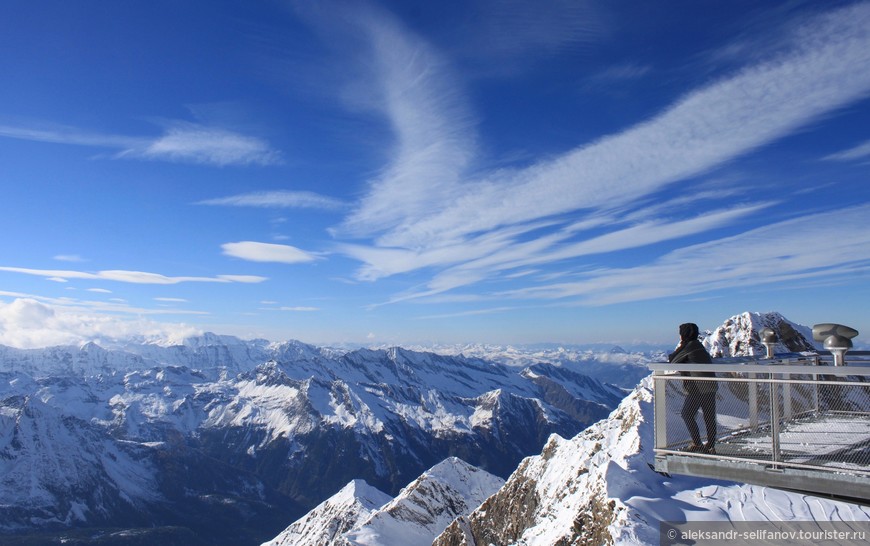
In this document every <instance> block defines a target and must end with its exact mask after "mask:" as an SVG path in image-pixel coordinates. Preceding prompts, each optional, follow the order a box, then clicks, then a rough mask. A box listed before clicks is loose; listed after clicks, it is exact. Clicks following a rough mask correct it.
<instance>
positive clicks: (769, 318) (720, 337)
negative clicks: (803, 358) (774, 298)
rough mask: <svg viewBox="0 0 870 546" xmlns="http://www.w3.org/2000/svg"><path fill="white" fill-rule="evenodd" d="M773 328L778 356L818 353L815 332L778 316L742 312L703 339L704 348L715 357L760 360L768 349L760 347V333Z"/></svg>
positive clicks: (777, 314) (775, 314) (776, 314)
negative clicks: (756, 358)
mask: <svg viewBox="0 0 870 546" xmlns="http://www.w3.org/2000/svg"><path fill="white" fill-rule="evenodd" d="M764 328H772V329H773V331H774V332H776V336H777V340H778V342H777V344H776V347H775V349H774V352H775V353H800V352H805V351H816V350H818V347H817V346H816V345H815V344H814V343H813V342H812V339H813V336H812V331H811V330H810V329H809V328H807V327H806V326H801V325H799V324H795V323H794V322H791V321H790V320H788V319H786V318H785V317H783V316H782V315H780V314H779V313H749V312H747V313H742V314H740V315H735V316H733V317H731V318H729V319H728V320H726V321H725V322H724V323H723V324H722V325H721V326H719V327H718V328H716V329H715V330H714V331H713V333H711V334H710V335H709V336H707V337H706V338H705V339H704V345H705V346H706V347H707V350H708V351H709V352H710V355H711V356H712V357H713V358H722V357H748V356H754V357H761V358H763V357H764V356H765V355H766V354H767V350H766V349H765V348H764V346H763V345H762V344H761V338H760V337H759V334H758V333H759V332H760V331H761V330H762V329H764Z"/></svg>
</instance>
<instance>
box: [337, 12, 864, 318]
mask: <svg viewBox="0 0 870 546" xmlns="http://www.w3.org/2000/svg"><path fill="white" fill-rule="evenodd" d="M360 24H361V25H362V26H363V27H364V30H366V31H368V32H370V41H371V52H372V53H373V55H374V60H372V61H371V64H373V65H375V66H378V67H379V68H380V70H379V71H377V72H376V73H375V75H376V76H377V77H378V78H380V80H379V81H380V82H381V88H380V89H381V94H380V95H379V97H380V98H381V100H382V103H381V112H382V113H383V114H384V116H385V118H386V119H387V121H388V122H389V123H390V126H391V127H392V128H393V132H394V135H395V138H396V140H395V146H394V148H393V151H394V153H393V154H392V156H391V157H390V161H389V162H388V164H387V165H386V166H385V168H384V169H383V170H382V172H381V174H380V176H376V177H374V178H373V179H371V180H370V182H369V187H368V190H367V193H366V194H365V195H364V197H363V198H362V199H361V200H360V202H359V204H358V206H357V207H356V208H355V209H354V210H353V211H352V213H351V214H350V215H348V217H347V218H346V219H345V221H344V222H343V223H342V224H341V225H340V226H339V227H338V228H337V229H335V230H334V232H333V233H334V234H336V235H350V236H353V237H359V238H371V240H372V242H371V244H368V245H365V244H353V245H350V244H347V245H340V246H339V247H338V248H339V251H340V252H342V253H344V254H346V255H348V256H351V257H353V258H355V259H358V260H360V261H361V262H363V265H362V266H361V267H360V268H359V270H358V271H357V278H358V279H360V280H375V279H378V278H382V277H386V276H389V275H395V274H400V273H410V272H413V271H418V270H421V269H424V268H425V269H427V270H431V271H433V272H434V274H433V276H432V278H431V280H430V281H429V282H428V283H427V285H426V287H425V290H423V291H420V292H419V293H417V294H404V295H400V296H397V297H396V298H394V299H393V300H391V301H400V300H402V299H407V298H408V297H425V296H432V295H434V294H437V293H439V292H444V291H448V290H452V289H455V288H458V287H463V286H468V285H470V284H475V283H479V282H481V281H484V280H489V279H492V278H493V277H495V276H498V275H503V274H505V273H506V272H508V270H510V269H516V268H526V267H529V266H535V265H539V264H545V263H554V262H557V261H560V260H569V259H576V258H578V257H581V256H587V255H590V254H606V253H611V252H617V251H620V250H625V249H629V248H639V247H642V246H643V247H651V246H652V245H654V244H656V243H660V242H664V241H674V240H676V239H678V238H680V237H684V236H685V235H686V234H689V233H693V234H696V235H697V234H700V233H703V232H709V231H711V230H722V229H726V228H727V229H729V230H730V232H731V233H735V232H739V231H740V230H741V229H746V228H741V226H742V225H745V224H746V223H747V222H746V219H747V218H748V217H750V216H752V213H753V212H757V211H758V210H760V208H761V207H765V206H770V205H771V203H760V204H757V205H739V204H737V205H738V206H735V205H734V204H729V205H727V206H726V205H723V204H722V203H724V202H727V200H722V201H720V202H718V203H717V202H715V201H713V200H710V202H709V205H710V206H708V207H705V208H704V209H703V210H704V211H705V212H704V214H703V215H700V216H697V217H692V216H691V215H692V214H693V213H692V212H686V210H689V211H692V210H698V209H692V208H688V209H687V207H685V206H681V207H679V206H676V204H677V203H676V199H674V202H673V204H674V205H675V206H674V207H673V210H672V211H665V213H666V214H665V215H659V216H656V217H655V218H653V217H652V216H650V214H652V212H657V213H661V212H663V210H662V208H661V207H656V206H652V207H651V206H650V203H651V202H655V201H656V200H659V199H660V197H661V196H662V195H665V192H668V191H669V190H673V193H674V195H675V196H676V195H679V196H685V195H686V193H687V187H686V186H683V187H678V186H677V184H678V183H686V184H688V187H691V188H695V187H697V186H702V183H698V182H694V181H693V182H686V181H690V180H692V179H695V178H697V177H699V176H701V175H705V174H708V173H711V172H712V171H714V170H715V169H717V168H720V167H722V166H723V165H726V164H728V163H729V162H731V161H733V160H735V159H737V158H740V157H742V156H745V155H747V154H749V153H751V152H754V151H756V150H758V149H759V148H761V147H763V146H766V145H769V144H770V143H772V142H775V141H777V140H779V139H782V138H785V137H787V136H789V135H792V134H794V133H796V132H797V131H800V130H803V129H804V128H805V127H807V126H809V125H810V124H812V123H814V122H816V121H818V120H819V119H821V118H823V117H824V116H827V115H831V114H832V113H834V112H836V111H837V110H838V109H840V108H842V107H844V106H847V105H849V104H851V103H854V102H855V101H859V100H862V99H865V98H866V97H868V96H870V71H868V70H865V69H864V67H867V66H870V3H867V2H862V3H856V4H852V5H847V6H845V7H839V8H837V9H833V10H831V11H829V12H826V13H819V12H816V13H815V14H814V16H813V17H809V18H801V19H799V20H797V19H796V20H795V21H794V22H793V23H792V24H791V25H786V26H785V27H784V31H783V32H782V33H777V36H776V39H777V40H779V41H778V43H777V47H771V48H769V49H768V50H766V51H767V52H768V53H767V54H766V55H765V56H764V58H761V56H752V57H751V58H749V59H748V62H750V63H751V64H746V65H744V66H743V67H741V68H739V69H736V70H734V71H733V72H732V73H730V74H728V75H725V76H724V77H720V78H718V79H716V80H713V81H711V82H708V83H706V84H705V85H703V86H702V87H699V88H696V89H694V90H691V91H689V92H688V93H686V94H685V95H683V96H682V97H680V98H679V99H678V100H676V101H675V102H674V103H672V104H671V105H670V106H669V107H667V108H665V109H664V110H662V111H661V112H660V113H658V114H657V115H654V116H652V117H651V118H649V119H647V120H644V121H642V122H640V123H637V124H635V125H634V126H631V127H628V128H627V129H626V130H624V131H622V132H619V133H615V134H611V135H607V136H603V137H601V138H599V139H598V140H596V141H593V142H589V143H585V144H581V145H579V146H577V147H576V148H575V149H573V150H570V151H568V152H566V153H563V154H561V155H557V156H553V157H548V158H546V159H543V160H540V161H538V162H537V163H534V164H532V165H531V166H528V167H525V168H514V169H499V170H488V171H487V170H481V169H480V168H477V169H474V167H475V165H474V162H475V160H476V159H477V154H476V147H475V146H474V144H475V141H476V134H475V131H474V125H473V123H472V122H471V119H472V116H471V115H470V114H469V112H468V108H467V101H466V99H465V97H464V96H463V95H462V93H461V89H462V87H461V86H460V85H455V80H454V79H453V77H452V75H451V72H450V70H449V68H448V67H447V66H446V63H445V62H444V59H443V58H441V57H440V55H439V54H438V52H436V51H434V50H433V49H432V48H431V47H430V46H429V44H427V43H425V42H423V41H422V40H420V39H418V38H417V37H415V36H414V35H413V34H412V33H410V32H407V31H405V30H402V29H399V28H397V26H396V24H395V21H393V20H391V19H390V18H388V17H384V18H380V19H376V20H373V19H370V20H367V21H363V22H361V23H360ZM445 86H447V87H448V88H449V89H447V90H446V91H445V92H441V91H442V90H443V89H444V87H445ZM864 153H865V150H864V148H863V145H862V146H859V147H857V148H854V149H852V150H849V151H847V152H846V153H844V154H840V157H838V158H839V159H848V158H851V157H858V156H863V154H864ZM847 156H848V157H847ZM693 206H697V205H693ZM646 209H651V210H649V211H647V210H646ZM628 217H631V218H633V220H632V221H631V222H627V221H626V218H628ZM856 221H857V220H856ZM542 224H543V225H549V226H550V227H549V228H548V229H541V226H542ZM857 225H860V226H863V225H864V224H863V223H859V224H857ZM592 227H594V229H591V228H592ZM851 228H852V229H855V225H853V226H851ZM577 267H578V268H581V269H582V268H583V267H592V265H591V264H589V265H587V266H584V265H582V264H579V265H577ZM820 267H821V268H822V269H821V270H820V272H819V273H818V274H824V272H825V271H828V272H829V273H830V274H836V273H837V271H839V269H838V266H837V265H835V264H834V265H832V266H831V267H830V268H825V267H824V266H820ZM643 271H644V270H637V271H636V273H637V274H642V272H643ZM759 275H762V276H765V275H766V276H767V278H779V277H778V276H777V274H776V272H775V271H767V272H766V273H765V272H763V271H759ZM602 282H604V279H602ZM702 284H703V283H701V285H702ZM699 286H700V285H699ZM711 286H712V285H711ZM622 293H623V294H626V293H628V292H627V291H622Z"/></svg>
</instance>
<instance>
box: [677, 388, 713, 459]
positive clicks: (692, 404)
mask: <svg viewBox="0 0 870 546" xmlns="http://www.w3.org/2000/svg"><path fill="white" fill-rule="evenodd" d="M699 409H700V410H701V411H702V412H703V413H704V425H705V426H706V427H707V447H713V445H714V444H715V443H716V393H715V392H708V393H697V392H696V393H689V394H687V395H686V401H685V402H683V409H682V411H680V415H681V416H682V417H683V421H685V422H686V428H687V429H689V434H691V435H692V441H693V442H695V445H701V433H700V432H699V431H698V423H696V422H695V415H696V414H697V413H698V410H699Z"/></svg>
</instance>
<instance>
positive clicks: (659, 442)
mask: <svg viewBox="0 0 870 546" xmlns="http://www.w3.org/2000/svg"><path fill="white" fill-rule="evenodd" d="M863 379H864V378H863V377H840V378H834V377H826V376H824V375H810V374H805V375H796V374H792V375H788V376H786V375H782V374H774V375H773V376H772V377H771V374H740V373H727V374H719V375H718V376H716V377H692V378H691V379H688V378H686V377H683V376H678V375H664V376H663V375H657V376H656V397H657V398H658V397H659V396H661V395H662V394H663V395H664V400H663V401H660V400H657V403H656V409H657V411H656V429H657V430H656V432H657V434H656V449H658V450H660V451H662V450H664V451H680V452H685V453H687V454H693V455H694V454H697V455H698V456H702V457H718V458H727V459H733V460H744V461H754V462H764V463H770V464H781V465H783V466H794V467H807V468H823V469H828V470H837V469H842V470H849V471H856V470H857V471H859V472H866V473H870V383H866V382H864V381H863ZM702 385H703V386H702ZM713 385H715V387H713ZM705 391H707V392H706V393H705ZM709 391H715V392H714V393H713V394H712V395H711V394H710V393H709ZM704 398H706V401H705V400H704ZM711 399H713V400H715V402H710V400H711ZM713 404H714V405H715V408H712V407H711V406H712V405H713ZM705 407H706V408H707V409H708V410H713V411H714V412H715V425H714V426H711V427H709V428H711V429H713V428H714V429H715V436H714V439H713V441H712V442H711V441H710V438H708V432H714V431H713V430H709V431H708V423H706V422H705V419H704V411H703V410H704V408H705ZM695 408H697V411H695V412H694V422H695V425H696V427H697V431H698V433H699V434H698V438H696V440H700V443H701V444H702V446H701V447H700V448H698V447H691V446H692V444H693V443H694V442H693V440H692V436H691V434H690V428H691V424H690V423H687V420H689V419H690V418H691V416H690V415H689V414H691V413H693V412H692V410H693V409H695ZM684 414H685V415H686V417H684ZM710 444H714V445H713V450H712V451H710V450H708V449H704V448H706V447H708V446H709V445H710Z"/></svg>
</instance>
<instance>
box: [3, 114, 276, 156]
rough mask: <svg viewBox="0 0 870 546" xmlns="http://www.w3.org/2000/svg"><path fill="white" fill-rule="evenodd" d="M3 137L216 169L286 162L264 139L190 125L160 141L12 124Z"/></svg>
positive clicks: (179, 125) (174, 127) (171, 127)
mask: <svg viewBox="0 0 870 546" xmlns="http://www.w3.org/2000/svg"><path fill="white" fill-rule="evenodd" d="M0 137H7V138H15V139H19V140H30V141H36V142H50V143H55V144H69V145H75V146H90V147H96V148H110V149H116V150H118V151H117V152H116V153H115V154H114V157H115V158H136V159H148V160H157V161H173V162H185V163H198V164H204V165H216V166H227V165H272V164H276V163H280V162H281V161H282V158H281V154H280V152H278V151H276V150H274V149H272V148H271V146H270V145H269V143H268V142H266V141H265V140H263V139H261V138H258V137H253V136H248V135H242V134H240V133H237V132H234V131H229V130H227V129H223V128H220V127H212V126H206V125H200V124H196V123H187V122H173V123H170V124H168V126H167V127H166V129H165V132H164V133H163V134H162V135H160V136H158V137H156V138H153V137H129V136H123V135H113V134H99V133H89V132H87V131H82V130H80V129H75V128H69V127H54V128H50V129H37V128H32V127H20V126H10V125H0Z"/></svg>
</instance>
